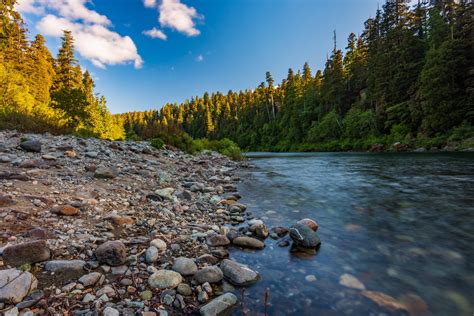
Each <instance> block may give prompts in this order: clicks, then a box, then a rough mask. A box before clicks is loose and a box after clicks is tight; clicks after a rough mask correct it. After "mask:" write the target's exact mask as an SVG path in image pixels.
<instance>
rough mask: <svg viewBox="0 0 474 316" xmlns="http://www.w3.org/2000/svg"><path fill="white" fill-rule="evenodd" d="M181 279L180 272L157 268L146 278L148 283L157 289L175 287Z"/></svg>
mask: <svg viewBox="0 0 474 316" xmlns="http://www.w3.org/2000/svg"><path fill="white" fill-rule="evenodd" d="M182 281H183V277H182V276H181V274H179V273H178V272H175V271H171V270H158V271H157V272H155V273H153V274H152V275H150V277H149V278H148V284H149V285H150V286H151V287H153V288H157V289H167V288H175V287H177V286H178V285H179V284H180V283H181V282H182Z"/></svg>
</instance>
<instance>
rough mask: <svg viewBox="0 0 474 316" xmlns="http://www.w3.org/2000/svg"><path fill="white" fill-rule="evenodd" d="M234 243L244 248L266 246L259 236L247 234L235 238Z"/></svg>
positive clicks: (261, 247)
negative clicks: (253, 236) (248, 235)
mask: <svg viewBox="0 0 474 316" xmlns="http://www.w3.org/2000/svg"><path fill="white" fill-rule="evenodd" d="M232 243H233V244H234V245H236V246H239V247H243V248H252V249H263V248H265V244H264V243H263V242H262V241H260V240H258V239H257V238H252V237H247V236H240V237H236V238H234V240H232Z"/></svg>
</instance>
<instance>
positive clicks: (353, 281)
mask: <svg viewBox="0 0 474 316" xmlns="http://www.w3.org/2000/svg"><path fill="white" fill-rule="evenodd" d="M339 284H340V285H343V286H345V287H348V288H351V289H356V290H365V285H364V283H362V282H360V281H359V280H358V279H357V278H356V277H355V276H353V275H351V274H347V273H345V274H343V275H341V276H340V277H339Z"/></svg>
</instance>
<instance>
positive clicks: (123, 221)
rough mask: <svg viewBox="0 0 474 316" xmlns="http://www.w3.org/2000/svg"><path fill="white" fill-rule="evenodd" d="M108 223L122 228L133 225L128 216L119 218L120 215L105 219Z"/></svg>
mask: <svg viewBox="0 0 474 316" xmlns="http://www.w3.org/2000/svg"><path fill="white" fill-rule="evenodd" d="M107 219H108V220H109V221H111V222H112V223H114V224H115V225H119V226H124V225H133V224H134V223H135V221H134V220H133V218H131V217H130V216H120V215H112V216H110V217H108V218H107Z"/></svg>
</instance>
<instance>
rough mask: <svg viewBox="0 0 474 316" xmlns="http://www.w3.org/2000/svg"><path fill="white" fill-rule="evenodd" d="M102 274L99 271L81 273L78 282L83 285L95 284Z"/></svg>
mask: <svg viewBox="0 0 474 316" xmlns="http://www.w3.org/2000/svg"><path fill="white" fill-rule="evenodd" d="M101 276H102V274H101V273H99V272H91V273H89V274H86V275H83V276H82V277H81V278H80V279H79V282H80V283H81V284H82V285H84V286H85V287H88V286H92V285H94V284H96V283H97V282H98V281H99V279H100V277H101Z"/></svg>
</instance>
